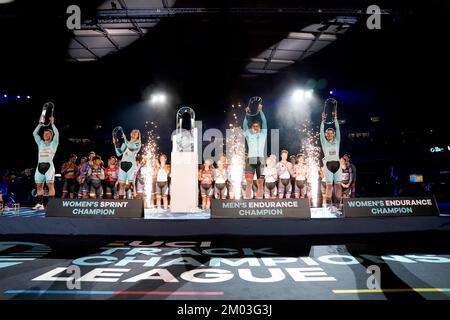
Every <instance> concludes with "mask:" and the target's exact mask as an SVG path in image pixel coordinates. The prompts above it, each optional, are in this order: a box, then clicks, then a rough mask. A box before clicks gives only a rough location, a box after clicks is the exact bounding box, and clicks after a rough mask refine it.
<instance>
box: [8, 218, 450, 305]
mask: <svg viewBox="0 0 450 320" xmlns="http://www.w3.org/2000/svg"><path fill="white" fill-rule="evenodd" d="M39 220H41V219H39ZM339 221H341V219H339ZM449 235H450V234H449V231H445V232H444V231H442V232H441V231H434V232H413V233H397V234H395V235H392V236H386V235H383V236H380V235H353V236H336V235H329V236H326V235H322V236H319V237H318V236H303V237H223V236H217V235H216V236H208V237H170V238H167V237H148V236H147V237H136V236H134V237H133V236H129V237H124V236H121V237H112V236H109V237H106V236H103V237H92V236H82V237H81V236H37V235H15V236H2V235H0V300H9V299H13V300H23V299H25V300H28V299H38V300H48V299H50V300H125V299H126V300H147V299H151V300H180V299H181V300H259V299H263V300H311V299H313V300H316V299H324V300H397V299H402V300H403V301H407V302H408V303H410V302H411V300H413V301H420V300H425V299H431V300H448V299H450V276H449V274H450V249H449V248H448V246H447V245H446V243H447V240H448V237H449ZM392 239H395V241H393V240H392ZM186 246H190V247H189V248H187V247H186ZM374 265H375V266H378V267H379V269H378V271H377V272H379V275H380V278H379V279H381V280H380V281H381V287H380V289H376V288H373V287H370V288H369V287H368V284H370V283H372V284H373V281H372V280H373V279H372V280H371V279H370V274H369V273H368V268H373V266H374ZM69 266H77V267H79V268H80V269H79V272H80V273H79V276H78V278H79V277H81V276H83V278H81V279H80V282H79V286H78V287H73V286H69V284H73V281H68V279H69V278H70V277H71V276H72V275H73V274H74V273H73V272H66V268H68V267H69ZM68 277H69V278H68ZM105 279H107V280H108V281H106V280H105Z"/></svg>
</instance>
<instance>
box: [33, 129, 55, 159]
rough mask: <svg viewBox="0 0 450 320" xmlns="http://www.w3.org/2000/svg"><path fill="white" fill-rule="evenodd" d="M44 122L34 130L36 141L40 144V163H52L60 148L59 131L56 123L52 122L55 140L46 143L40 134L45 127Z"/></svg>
mask: <svg viewBox="0 0 450 320" xmlns="http://www.w3.org/2000/svg"><path fill="white" fill-rule="evenodd" d="M43 126H44V125H43V124H39V125H38V126H37V127H36V129H34V131H33V137H34V141H36V144H37V145H38V150H39V156H38V163H45V162H47V163H52V161H53V157H54V156H55V153H56V149H58V144H59V131H58V129H56V127H55V125H54V124H52V131H53V140H52V141H50V142H49V143H45V141H44V140H42V138H41V136H40V135H39V130H40V129H41V128H42V127H43Z"/></svg>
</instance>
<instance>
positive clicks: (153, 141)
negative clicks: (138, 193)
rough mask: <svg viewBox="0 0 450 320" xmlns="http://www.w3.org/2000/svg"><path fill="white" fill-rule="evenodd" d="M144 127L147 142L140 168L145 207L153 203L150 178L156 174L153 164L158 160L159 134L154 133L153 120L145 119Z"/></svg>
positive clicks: (156, 126)
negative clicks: (142, 178)
mask: <svg viewBox="0 0 450 320" xmlns="http://www.w3.org/2000/svg"><path fill="white" fill-rule="evenodd" d="M145 128H146V129H147V144H146V145H145V146H144V155H143V160H144V163H143V166H144V167H143V168H142V169H141V172H142V174H143V175H144V182H145V186H144V193H145V204H146V207H147V208H152V207H153V205H154V203H152V202H153V201H154V199H151V195H152V192H153V190H152V185H153V183H152V180H153V177H154V176H155V175H156V172H154V171H155V167H154V166H153V164H154V163H155V161H157V160H158V158H157V157H158V151H159V149H158V140H159V136H158V135H157V133H156V129H157V128H158V125H156V124H155V122H154V121H151V122H149V121H146V122H145Z"/></svg>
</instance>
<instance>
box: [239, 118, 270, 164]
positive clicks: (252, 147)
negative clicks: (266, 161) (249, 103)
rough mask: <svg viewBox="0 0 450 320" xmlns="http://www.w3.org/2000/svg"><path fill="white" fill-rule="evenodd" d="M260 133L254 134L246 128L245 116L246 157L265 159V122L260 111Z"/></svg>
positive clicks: (245, 120) (245, 119)
mask: <svg viewBox="0 0 450 320" xmlns="http://www.w3.org/2000/svg"><path fill="white" fill-rule="evenodd" d="M260 114H261V131H259V132H257V133H255V132H253V131H252V130H251V129H250V128H249V126H248V120H247V116H245V118H244V124H243V128H244V136H245V138H246V139H247V144H248V157H249V158H256V157H265V154H264V150H265V147H266V140H267V121H266V117H265V115H264V113H263V112H262V111H261V112H260Z"/></svg>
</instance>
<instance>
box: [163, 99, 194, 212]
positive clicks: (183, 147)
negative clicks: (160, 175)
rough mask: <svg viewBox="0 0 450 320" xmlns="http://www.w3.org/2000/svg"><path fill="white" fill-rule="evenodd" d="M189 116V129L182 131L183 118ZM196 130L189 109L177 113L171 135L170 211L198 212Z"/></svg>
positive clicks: (192, 114)
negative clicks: (174, 127)
mask: <svg viewBox="0 0 450 320" xmlns="http://www.w3.org/2000/svg"><path fill="white" fill-rule="evenodd" d="M186 115H189V116H190V129H189V130H187V129H183V127H182V124H183V116H186ZM197 138H198V130H197V128H195V113H194V110H192V109H191V108H189V107H182V108H180V109H179V110H178V112H177V127H176V130H175V134H174V135H172V153H171V162H172V165H171V183H170V211H171V212H195V211H198V143H197V141H198V140H197Z"/></svg>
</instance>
